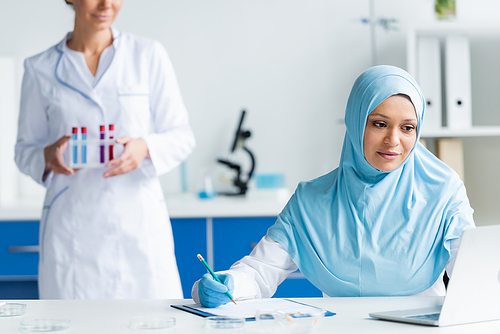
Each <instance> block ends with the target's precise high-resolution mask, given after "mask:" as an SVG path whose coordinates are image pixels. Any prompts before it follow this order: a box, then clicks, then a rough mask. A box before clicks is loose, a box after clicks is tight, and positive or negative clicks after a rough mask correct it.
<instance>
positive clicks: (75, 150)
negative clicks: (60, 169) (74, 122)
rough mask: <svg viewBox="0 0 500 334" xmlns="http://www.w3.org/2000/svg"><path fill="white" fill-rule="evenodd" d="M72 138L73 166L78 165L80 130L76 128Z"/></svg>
mask: <svg viewBox="0 0 500 334" xmlns="http://www.w3.org/2000/svg"><path fill="white" fill-rule="evenodd" d="M72 133H73V134H72V136H71V139H73V164H75V165H76V164H77V163H78V145H77V142H76V141H77V140H78V128H77V127H74V128H73V131H72Z"/></svg>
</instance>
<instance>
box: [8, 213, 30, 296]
mask: <svg viewBox="0 0 500 334" xmlns="http://www.w3.org/2000/svg"><path fill="white" fill-rule="evenodd" d="M38 230H39V222H38V221H26V222H25V221H21V222H5V221H3V222H0V299H37V298H38V287H37V278H38Z"/></svg>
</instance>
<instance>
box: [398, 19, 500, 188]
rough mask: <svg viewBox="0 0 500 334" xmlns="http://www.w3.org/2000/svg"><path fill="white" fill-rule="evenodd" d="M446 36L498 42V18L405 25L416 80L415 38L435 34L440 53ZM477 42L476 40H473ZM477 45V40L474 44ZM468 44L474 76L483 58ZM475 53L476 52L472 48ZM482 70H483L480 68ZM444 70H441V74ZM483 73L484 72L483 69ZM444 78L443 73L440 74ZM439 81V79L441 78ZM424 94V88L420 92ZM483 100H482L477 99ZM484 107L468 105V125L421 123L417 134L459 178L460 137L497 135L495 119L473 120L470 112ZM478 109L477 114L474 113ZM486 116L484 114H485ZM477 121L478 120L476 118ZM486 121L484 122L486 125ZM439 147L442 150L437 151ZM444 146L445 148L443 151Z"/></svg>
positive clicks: (461, 167) (410, 67)
mask: <svg viewBox="0 0 500 334" xmlns="http://www.w3.org/2000/svg"><path fill="white" fill-rule="evenodd" d="M449 36H465V37H467V38H468V39H469V40H470V41H481V40H484V39H494V40H498V43H499V45H500V24H499V23H498V22H459V21H449V22H436V21H435V22H428V23H425V24H420V25H417V26H413V27H409V29H408V31H407V71H408V72H409V73H410V74H411V75H412V76H413V77H414V78H415V79H416V80H417V82H419V78H418V68H417V67H418V59H417V57H418V54H419V52H418V51H419V50H418V45H419V44H418V42H419V38H420V37H437V38H438V39H439V41H440V48H441V53H442V52H443V49H444V45H443V44H444V39H445V38H446V37H449ZM476 43H477V42H476ZM476 45H477V44H476ZM472 50H473V48H472V47H471V70H472V75H473V76H474V65H480V66H484V65H483V63H480V62H482V61H483V60H482V59H481V60H478V59H474V58H473V57H472ZM476 54H477V52H476ZM445 60H446V57H444V56H441V65H440V66H441V68H442V69H445V68H446V64H445ZM483 72H484V71H483ZM443 73H444V71H443V70H441V75H444V74H443ZM483 75H484V73H483ZM443 79H444V77H443ZM442 82H443V81H442ZM473 82H474V80H471V83H472V86H473V85H474V83H473ZM424 95H425V92H424ZM440 95H441V98H442V101H446V92H445V89H443V88H442V89H441V94H440ZM471 98H472V101H474V89H472V97H471ZM481 103H484V102H481ZM445 104H446V103H443V105H442V113H443V119H445V117H444V116H445V114H446V110H445V107H446V106H445ZM489 104H491V102H490V103H487V106H486V107H489ZM484 110H485V109H484V107H482V108H477V107H476V109H475V108H474V104H473V105H472V114H473V118H472V126H471V127H457V128H450V127H448V126H446V124H445V126H441V127H440V128H431V127H429V128H428V129H426V128H425V119H424V126H423V130H422V134H421V138H424V139H425V141H426V143H427V146H428V148H429V149H430V150H431V151H432V152H433V153H434V154H436V156H437V157H438V158H440V159H441V160H443V161H444V162H445V163H446V164H448V165H449V166H450V167H452V168H453V169H455V171H457V172H458V174H459V175H460V176H461V178H462V180H463V179H464V178H465V175H464V152H463V143H462V140H463V139H464V138H471V137H494V136H500V125H495V124H496V123H497V122H492V123H490V124H488V123H487V120H486V121H485V118H484V117H483V120H482V122H481V123H483V124H485V125H479V124H475V122H474V115H476V117H477V116H479V119H481V117H482V116H485V115H487V114H482V113H481V112H484ZM476 113H478V114H476ZM486 119H488V116H487V117H486ZM476 123H478V122H476ZM486 124H487V125H486ZM440 148H442V150H441V151H440ZM445 150H446V152H445Z"/></svg>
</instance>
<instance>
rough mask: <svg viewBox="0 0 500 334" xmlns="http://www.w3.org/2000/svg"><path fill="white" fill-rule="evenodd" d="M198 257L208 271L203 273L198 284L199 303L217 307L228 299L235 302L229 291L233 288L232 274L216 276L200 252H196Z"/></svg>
mask: <svg viewBox="0 0 500 334" xmlns="http://www.w3.org/2000/svg"><path fill="white" fill-rule="evenodd" d="M198 259H200V261H201V262H202V263H203V265H204V266H205V268H207V270H208V272H209V273H208V274H205V275H203V277H202V278H201V280H200V283H199V285H198V296H199V297H200V303H201V305H202V306H205V307H217V306H220V305H224V304H226V303H228V302H229V301H232V302H233V303H235V304H236V302H235V301H234V298H233V296H232V295H231V292H230V291H232V290H234V280H233V276H231V275H230V274H222V275H218V276H217V275H216V274H215V273H214V272H213V270H212V269H211V268H210V266H209V265H208V263H206V262H205V259H203V257H202V256H201V255H200V254H198Z"/></svg>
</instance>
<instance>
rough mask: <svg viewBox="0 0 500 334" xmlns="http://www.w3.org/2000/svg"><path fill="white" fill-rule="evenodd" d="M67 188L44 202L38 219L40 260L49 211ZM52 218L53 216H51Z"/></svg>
mask: <svg viewBox="0 0 500 334" xmlns="http://www.w3.org/2000/svg"><path fill="white" fill-rule="evenodd" d="M68 189H69V186H66V187H64V188H63V189H62V190H60V191H59V192H58V193H57V194H56V195H55V196H54V197H52V199H51V200H50V202H48V201H46V204H45V205H44V206H43V211H42V218H41V219H40V242H39V244H40V262H42V263H43V262H44V260H45V256H44V255H45V238H46V235H45V234H46V232H47V225H48V221H49V218H50V212H51V210H52V208H53V206H54V204H55V203H56V201H57V199H58V198H59V197H60V196H61V195H62V194H64V193H65V192H66V191H67V190H68ZM52 218H53V217H52Z"/></svg>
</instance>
